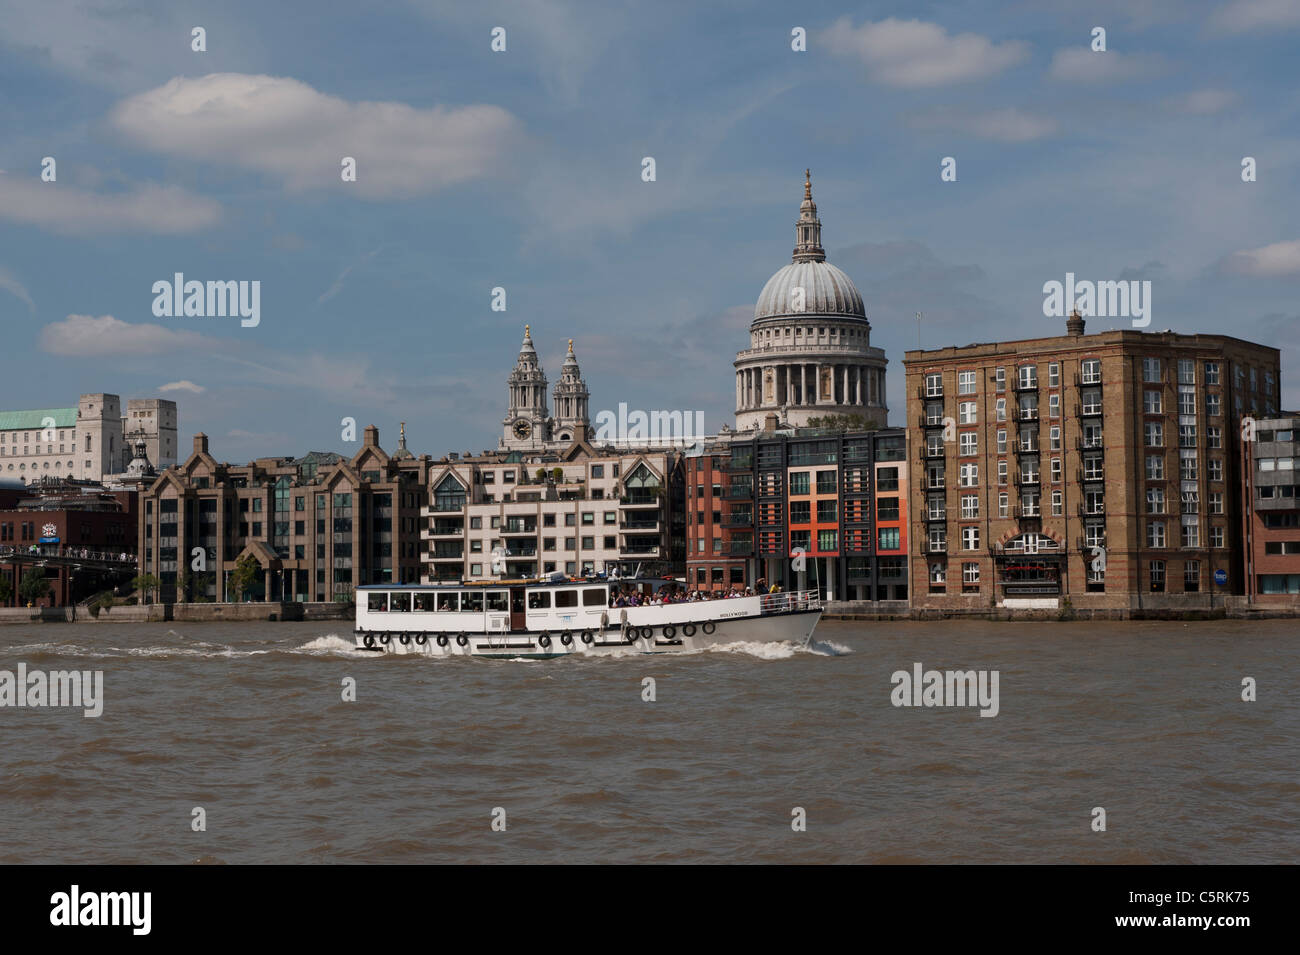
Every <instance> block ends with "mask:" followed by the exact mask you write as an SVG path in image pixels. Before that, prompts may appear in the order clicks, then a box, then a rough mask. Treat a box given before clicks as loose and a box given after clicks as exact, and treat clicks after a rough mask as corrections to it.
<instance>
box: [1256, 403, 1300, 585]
mask: <svg viewBox="0 0 1300 955" xmlns="http://www.w3.org/2000/svg"><path fill="white" fill-rule="evenodd" d="M1254 429H1255V430H1254V435H1253V437H1254V440H1252V441H1243V442H1242V457H1243V460H1242V479H1243V481H1244V483H1245V489H1244V491H1243V493H1242V499H1243V503H1244V505H1245V506H1244V507H1243V509H1242V533H1243V535H1244V536H1245V547H1244V550H1243V553H1244V556H1245V564H1246V569H1245V580H1246V596H1247V598H1248V600H1249V602H1250V603H1252V604H1256V605H1260V606H1268V605H1270V604H1271V605H1278V606H1287V607H1295V606H1297V604H1300V441H1298V440H1297V436H1298V435H1300V414H1295V413H1288V414H1285V415H1280V416H1277V417H1265V418H1260V419H1257V420H1256V421H1255V422H1254Z"/></svg>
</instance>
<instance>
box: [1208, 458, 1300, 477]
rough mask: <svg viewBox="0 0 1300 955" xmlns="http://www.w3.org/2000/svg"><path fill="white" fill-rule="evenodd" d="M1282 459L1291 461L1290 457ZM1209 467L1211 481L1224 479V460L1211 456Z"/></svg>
mask: <svg viewBox="0 0 1300 955" xmlns="http://www.w3.org/2000/svg"><path fill="white" fill-rule="evenodd" d="M1282 460H1284V461H1287V462H1288V463H1290V459H1288V458H1283V459H1282ZM1208 467H1209V469H1210V475H1209V477H1210V480H1211V481H1222V480H1223V462H1222V461H1221V460H1219V459H1218V458H1210V461H1209V465H1208Z"/></svg>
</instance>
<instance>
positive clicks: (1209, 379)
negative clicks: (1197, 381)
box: [1205, 361, 1219, 385]
mask: <svg viewBox="0 0 1300 955" xmlns="http://www.w3.org/2000/svg"><path fill="white" fill-rule="evenodd" d="M1205 383H1206V384H1207V385H1217V384H1218V383H1219V363H1218V362H1217V361H1207V362H1206V363H1205Z"/></svg>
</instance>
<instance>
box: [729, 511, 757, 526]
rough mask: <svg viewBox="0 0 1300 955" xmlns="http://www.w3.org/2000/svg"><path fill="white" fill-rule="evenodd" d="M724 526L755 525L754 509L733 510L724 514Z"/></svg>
mask: <svg viewBox="0 0 1300 955" xmlns="http://www.w3.org/2000/svg"><path fill="white" fill-rule="evenodd" d="M722 526H723V527H753V526H754V512H753V511H732V512H731V513H730V514H726V515H724V516H723V518H722Z"/></svg>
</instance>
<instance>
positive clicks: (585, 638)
mask: <svg viewBox="0 0 1300 955" xmlns="http://www.w3.org/2000/svg"><path fill="white" fill-rule="evenodd" d="M594 639H595V638H594V637H593V636H592V635H591V631H590V630H584V631H582V642H583V643H585V644H587V646H591V641H592V640H594Z"/></svg>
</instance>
